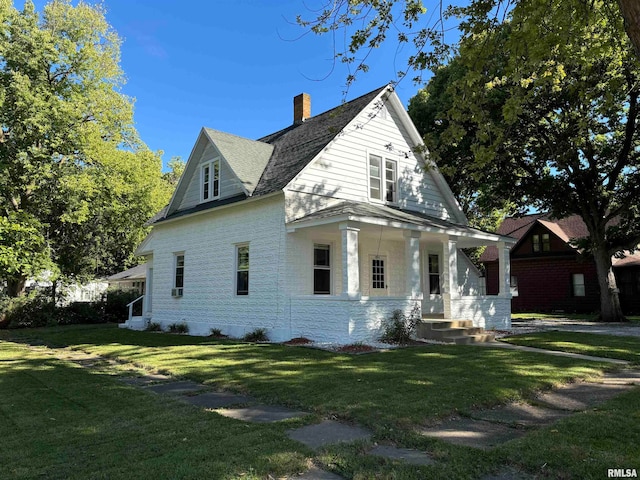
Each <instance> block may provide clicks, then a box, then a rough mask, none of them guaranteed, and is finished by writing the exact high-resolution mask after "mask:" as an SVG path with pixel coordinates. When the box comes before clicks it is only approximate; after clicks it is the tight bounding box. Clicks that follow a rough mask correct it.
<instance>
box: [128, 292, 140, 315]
mask: <svg viewBox="0 0 640 480" xmlns="http://www.w3.org/2000/svg"><path fill="white" fill-rule="evenodd" d="M142 299H144V295H140V296H139V297H138V298H136V299H135V300H134V301H133V302H131V303H128V304H127V307H129V321H131V319H132V318H133V306H134V305H135V304H136V303H138V302H139V301H140V300H142Z"/></svg>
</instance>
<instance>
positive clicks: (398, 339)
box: [380, 305, 421, 345]
mask: <svg viewBox="0 0 640 480" xmlns="http://www.w3.org/2000/svg"><path fill="white" fill-rule="evenodd" d="M419 312H420V307H419V306H418V305H415V306H414V307H413V308H412V309H411V312H410V313H409V315H406V314H405V313H404V312H403V311H402V310H400V309H397V310H394V311H393V313H392V315H391V317H389V318H387V319H385V320H384V321H383V322H382V335H381V336H380V341H381V342H385V343H398V344H401V345H404V344H407V343H409V341H410V340H411V339H412V338H413V336H414V335H415V333H416V328H417V326H418V323H420V321H421V318H420V314H419Z"/></svg>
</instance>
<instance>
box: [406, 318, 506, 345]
mask: <svg viewBox="0 0 640 480" xmlns="http://www.w3.org/2000/svg"><path fill="white" fill-rule="evenodd" d="M416 334H417V336H418V338H424V339H427V340H436V341H439V342H445V343H456V344H459V345H465V344H470V343H479V342H491V341H493V340H494V336H493V334H489V333H486V332H485V330H484V328H482V327H474V326H473V322H472V321H471V320H423V321H422V322H420V323H419V324H418V326H417V329H416Z"/></svg>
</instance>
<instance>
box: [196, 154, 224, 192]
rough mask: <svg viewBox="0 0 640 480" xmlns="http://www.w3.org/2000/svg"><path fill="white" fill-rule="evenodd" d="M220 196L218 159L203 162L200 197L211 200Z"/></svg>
mask: <svg viewBox="0 0 640 480" xmlns="http://www.w3.org/2000/svg"><path fill="white" fill-rule="evenodd" d="M219 196H220V160H214V161H212V162H208V163H205V164H204V165H203V166H202V171H201V189H200V199H201V200H202V201H205V200H212V199H215V198H218V197H219Z"/></svg>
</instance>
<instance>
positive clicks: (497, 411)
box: [50, 342, 640, 480]
mask: <svg viewBox="0 0 640 480" xmlns="http://www.w3.org/2000/svg"><path fill="white" fill-rule="evenodd" d="M477 345H482V346H486V347H494V348H510V349H516V350H521V351H535V352H538V353H545V354H549V355H561V356H569V357H572V358H580V359H584V360H593V361H602V362H610V363H615V364H625V363H627V362H624V361H620V360H614V359H608V358H600V357H590V356H587V355H579V354H572V353H566V352H557V351H550V350H541V349H535V348H530V347H521V346H517V345H511V344H505V343H500V342H495V343H491V344H477ZM50 350H51V352H52V353H53V354H54V355H55V356H56V357H58V358H60V359H63V360H69V361H72V362H75V363H76V364H78V365H80V366H82V367H84V368H90V369H94V370H104V371H106V372H108V373H110V374H113V373H114V371H115V373H116V377H117V379H118V380H119V381H121V382H123V383H125V384H127V385H130V386H133V387H136V388H142V389H144V390H146V391H148V392H149V393H153V394H157V395H167V396H171V397H172V398H175V399H176V400H179V401H182V402H186V403H189V404H191V405H194V406H195V407H198V408H202V409H205V410H209V411H214V412H216V413H217V414H220V415H224V416H227V417H230V418H235V419H237V420H240V421H246V422H260V423H265V422H279V421H282V420H286V419H291V418H301V417H304V416H306V415H308V413H307V412H304V411H300V410H293V409H289V408H286V407H280V406H274V405H266V404H262V403H260V402H259V401H257V399H255V398H253V397H251V396H247V395H239V394H235V393H231V392H224V391H213V390H212V389H211V387H209V386H206V385H202V384H199V383H196V382H192V381H188V380H178V379H175V378H172V377H170V376H168V375H158V374H143V375H140V374H139V369H138V370H133V369H131V370H129V375H132V374H133V376H126V375H127V372H125V371H123V368H124V366H123V364H120V363H119V362H116V361H115V360H111V359H107V358H104V357H100V356H97V355H91V354H86V353H84V352H79V351H74V350H69V349H50ZM116 366H117V369H116ZM638 385H640V371H637V370H623V371H621V372H615V373H607V374H605V375H604V377H603V378H602V379H601V381H599V382H597V383H596V382H578V383H574V384H570V385H566V386H563V387H560V388H557V389H554V390H551V391H548V392H542V393H539V394H537V395H536V396H534V397H533V398H531V399H530V401H529V402H528V403H512V404H508V405H503V406H499V407H496V408H491V409H483V410H478V411H475V412H472V413H471V415H470V416H469V417H454V418H450V419H448V420H446V421H443V422H441V423H440V424H439V425H435V426H431V427H428V428H423V427H421V428H417V429H416V431H417V432H418V433H419V434H421V435H424V436H427V437H431V438H437V439H440V440H443V441H446V442H449V443H452V444H457V445H464V446H469V447H474V448H478V449H482V450H486V449H491V448H494V447H497V446H499V445H501V444H503V443H505V442H508V441H510V440H513V439H516V438H520V437H522V436H524V435H526V434H527V433H528V432H529V431H530V430H531V429H534V428H539V427H543V426H547V425H549V424H551V423H553V422H555V421H558V420H560V419H562V418H565V417H567V416H569V415H572V414H574V413H575V412H578V411H583V410H587V409H590V408H593V407H595V406H597V405H599V404H600V403H603V402H605V401H607V400H609V399H611V398H613V397H614V396H616V395H619V394H621V393H623V392H626V391H628V390H629V389H631V388H634V386H638ZM287 436H288V437H289V438H291V439H292V440H295V441H298V442H300V443H301V444H303V445H305V446H307V447H308V448H310V449H311V450H319V449H321V448H323V447H325V446H327V445H332V444H336V443H341V442H347V443H350V442H367V443H368V442H371V438H372V433H371V432H370V431H368V430H366V429H364V428H362V427H359V426H357V425H349V424H346V423H342V422H337V421H333V420H325V421H323V422H321V423H319V424H314V425H306V426H303V427H300V428H295V429H291V430H288V431H287ZM367 454H368V455H373V456H380V457H384V458H387V459H392V460H396V461H402V462H404V463H407V464H412V465H431V464H433V463H434V459H433V458H432V457H431V456H430V455H429V454H427V453H425V452H421V451H417V450H411V449H403V448H397V447H395V446H390V445H375V446H374V447H372V448H369V449H368V450H367ZM509 474H510V473H509V472H507V473H505V474H504V475H506V476H504V475H503V473H498V475H497V476H495V475H493V476H486V477H484V478H483V480H490V479H496V480H497V479H500V480H502V479H507V478H528V477H526V475H525V476H522V477H510V476H509ZM291 478H292V479H293V478H296V479H299V480H305V479H306V480H313V479H318V480H323V479H324V480H339V479H340V478H341V477H340V476H338V475H335V474H333V473H330V472H326V471H323V470H320V469H318V468H316V467H312V468H311V469H310V470H308V471H307V472H306V473H304V474H302V475H301V476H295V477H291Z"/></svg>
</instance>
